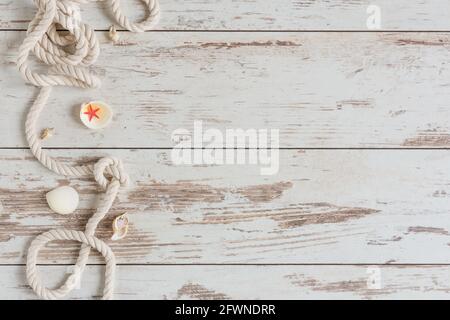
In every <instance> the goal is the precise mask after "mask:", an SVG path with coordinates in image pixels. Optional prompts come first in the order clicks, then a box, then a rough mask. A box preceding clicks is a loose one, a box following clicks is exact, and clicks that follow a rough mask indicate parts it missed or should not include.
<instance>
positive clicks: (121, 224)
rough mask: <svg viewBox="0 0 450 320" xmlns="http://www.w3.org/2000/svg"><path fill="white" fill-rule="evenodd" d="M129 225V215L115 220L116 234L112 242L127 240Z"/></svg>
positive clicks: (114, 228) (114, 229)
mask: <svg viewBox="0 0 450 320" xmlns="http://www.w3.org/2000/svg"><path fill="white" fill-rule="evenodd" d="M129 223H130V221H129V220H128V214H126V213H125V214H123V215H121V216H118V217H117V218H115V219H114V221H113V231H114V234H113V236H112V237H111V240H113V241H117V240H121V239H123V238H125V237H126V235H127V233H128V226H129Z"/></svg>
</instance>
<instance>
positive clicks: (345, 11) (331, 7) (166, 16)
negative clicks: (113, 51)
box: [0, 0, 450, 31]
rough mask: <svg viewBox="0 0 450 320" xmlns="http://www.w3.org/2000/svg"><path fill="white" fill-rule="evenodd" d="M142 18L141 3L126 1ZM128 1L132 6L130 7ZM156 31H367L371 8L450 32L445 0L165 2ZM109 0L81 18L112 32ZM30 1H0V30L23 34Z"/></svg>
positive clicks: (399, 21)
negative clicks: (375, 6)
mask: <svg viewBox="0 0 450 320" xmlns="http://www.w3.org/2000/svg"><path fill="white" fill-rule="evenodd" d="M122 2H123V3H124V4H125V8H126V9H127V10H126V11H127V12H128V13H129V16H130V17H135V18H142V17H143V15H142V14H141V13H140V11H138V10H136V7H138V8H140V6H139V1H138V0H128V1H122ZM127 2H128V3H130V4H128V5H127ZM161 3H162V9H163V16H162V19H161V22H160V24H159V25H158V27H157V29H158V30H266V31H268V30H285V31H286V30H367V22H366V21H367V18H368V16H369V14H367V8H368V6H369V5H371V4H375V5H378V6H379V8H380V9H381V22H382V23H381V28H382V29H383V30H450V19H449V18H448V13H449V12H450V3H449V2H448V1H447V0H394V1H393V0H376V1H373V0H358V1H348V0H314V1H311V0H276V1H273V0H253V1H247V0H233V1H229V0H164V1H161ZM108 6H109V4H108V1H105V2H101V3H92V4H88V5H83V11H82V16H83V19H85V20H86V21H89V22H90V23H91V24H92V25H93V26H95V27H96V28H97V29H103V30H108V29H109V26H110V25H111V24H112V23H113V21H112V20H111V19H110V18H109V16H110V15H109V11H108ZM34 12H35V8H34V7H33V4H32V2H31V0H13V1H11V0H0V28H3V29H23V28H26V26H27V23H28V22H29V20H30V19H31V18H32V17H33V15H34Z"/></svg>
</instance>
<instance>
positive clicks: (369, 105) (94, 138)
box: [0, 0, 450, 299]
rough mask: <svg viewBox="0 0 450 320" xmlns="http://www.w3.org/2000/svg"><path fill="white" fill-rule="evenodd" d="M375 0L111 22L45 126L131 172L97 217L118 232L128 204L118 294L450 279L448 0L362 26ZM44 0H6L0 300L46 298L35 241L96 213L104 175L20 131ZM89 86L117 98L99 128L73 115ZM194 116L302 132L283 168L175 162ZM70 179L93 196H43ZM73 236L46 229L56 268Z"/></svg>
mask: <svg viewBox="0 0 450 320" xmlns="http://www.w3.org/2000/svg"><path fill="white" fill-rule="evenodd" d="M136 2H137V1H136ZM370 3H372V1H366V0H361V1H350V2H349V1H345V0H333V1H330V0H317V1H306V0H279V1H270V0H254V1H250V2H249V1H246V0H236V1H231V2H230V1H226V0H218V1H209V0H201V1H197V0H195V1H193V0H184V1H181V0H167V1H164V2H163V4H162V5H163V17H162V20H161V24H160V25H159V26H158V29H157V30H156V31H154V32H148V33H145V34H140V35H135V34H130V33H126V32H123V33H121V39H122V43H121V45H116V46H114V45H112V44H110V43H109V42H108V40H107V38H106V33H105V32H98V36H99V38H100V40H101V43H102V54H101V57H100V59H99V62H98V65H97V67H95V68H94V70H95V72H96V73H97V74H98V75H99V76H101V77H102V78H103V80H104V85H103V87H102V88H101V89H100V90H97V91H96V90H91V91H82V90H75V89H70V90H65V89H62V88H58V89H56V90H55V92H54V93H53V95H52V98H51V101H50V104H49V106H48V108H47V111H48V114H46V115H45V116H44V117H43V119H41V127H42V128H44V127H55V128H56V135H55V136H54V137H52V138H51V139H50V140H48V141H46V145H47V146H49V147H52V148H68V149H75V150H67V149H66V150H51V152H52V153H53V154H55V155H58V157H59V158H60V159H62V160H66V161H71V160H74V161H76V162H85V161H90V160H94V159H95V158H97V157H100V156H103V155H105V154H112V155H116V156H119V157H120V158H122V159H124V161H125V164H126V167H127V170H128V171H129V173H130V174H131V176H132V179H133V184H132V186H131V187H130V188H129V189H128V190H125V191H123V192H121V194H120V196H119V200H118V201H116V203H115V205H114V207H113V210H112V212H111V215H110V216H109V217H108V218H107V219H106V220H105V221H104V222H103V223H102V224H101V226H100V229H99V232H98V235H99V236H100V237H101V238H105V239H107V238H109V236H110V233H111V228H110V226H111V222H112V219H113V217H114V216H116V215H118V214H121V213H123V212H124V211H128V212H130V215H131V218H132V226H131V233H130V235H129V237H128V238H127V239H126V240H124V241H122V242H120V243H112V246H113V250H114V251H115V252H116V255H117V257H118V262H119V264H120V265H119V274H118V281H117V283H118V288H117V297H118V298H120V299H129V298H135V299H183V298H185V299H222V298H223V299H229V298H232V299H282V298H284V299H317V298H328V299H336V298H340V299H355V298H357V299H390V298H413V299H415V298H421V299H423V298H425V299H431V298H434V299H448V298H449V297H450V281H449V280H450V279H449V277H450V276H449V274H450V273H449V270H448V269H449V265H450V250H449V243H450V220H449V203H450V202H449V200H450V196H449V195H450V189H449V188H450V183H449V178H448V177H449V172H450V161H449V160H450V159H449V158H450V152H449V149H448V148H449V147H450V126H449V124H448V123H449V121H448V120H449V119H450V114H449V112H450V109H449V105H448V104H449V102H448V101H450V99H449V98H450V97H449V92H450V85H449V80H448V79H450V78H449V71H448V69H449V68H448V66H449V65H450V63H449V62H450V60H449V57H450V54H449V52H448V48H449V43H450V38H449V35H448V33H446V32H437V31H448V30H450V19H448V12H449V9H450V2H448V1H447V0H433V1H431V0H430V1H423V0H408V1H406V0H405V1H403V0H402V1H400V0H398V1H391V0H378V1H376V3H375V4H376V5H378V6H379V7H380V9H381V19H382V20H381V21H382V28H381V31H397V32H375V33H373V32H366V31H368V30H367V26H366V19H367V16H368V15H367V13H366V9H367V6H368V5H369V4H370ZM132 5H133V1H132V3H131V4H129V5H128V9H129V12H130V13H132V12H135V13H134V16H135V17H137V16H139V14H138V13H137V10H135V8H134V9H133V8H132V7H131V6H132ZM34 11H35V8H34V6H33V4H32V3H31V1H28V0H14V1H8V0H0V90H1V95H0V105H1V106H2V115H1V116H0V128H1V130H0V288H1V290H0V299H33V298H35V296H34V294H33V293H32V291H31V290H30V289H29V287H28V286H27V284H26V281H25V279H24V265H23V264H24V263H25V252H26V251H25V250H26V248H27V246H28V244H29V242H30V241H31V239H32V238H33V237H34V236H35V235H37V234H39V233H41V232H43V231H46V230H48V229H50V228H53V227H56V226H58V227H60V226H64V227H68V228H76V229H82V228H83V226H84V224H85V222H86V220H87V219H88V217H89V215H90V214H91V213H92V208H93V207H94V206H95V201H96V197H95V196H96V194H97V192H98V190H97V188H96V185H95V183H94V182H92V181H91V180H90V179H65V178H62V177H58V176H55V175H53V174H51V173H49V172H48V171H47V170H46V169H44V168H43V167H41V166H40V165H39V163H37V162H36V160H35V159H34V158H33V157H32V156H31V154H30V153H29V151H27V150H25V149H24V148H25V147H26V142H25V140H24V137H23V121H24V117H25V115H26V111H27V108H28V107H29V105H30V103H31V101H32V100H33V98H34V97H35V96H36V90H35V88H33V87H31V86H29V85H25V84H24V82H23V80H22V79H21V78H20V77H19V75H18V73H17V72H16V70H15V66H14V61H15V56H16V52H17V49H18V46H19V44H20V42H21V41H22V39H23V38H24V35H25V33H24V31H23V30H24V29H25V28H26V25H27V23H28V22H29V20H30V18H31V17H32V16H33V14H34ZM107 12H108V11H107V5H106V4H104V3H100V4H97V3H96V4H89V5H86V6H83V17H84V19H85V20H86V21H89V22H90V23H92V24H93V25H94V27H95V28H96V29H97V30H107V29H108V28H109V26H110V25H111V23H112V21H111V20H110V19H109V18H108V15H107ZM131 15H132V16H133V13H132V14H131ZM176 31H191V32H176ZM202 31H213V32H202ZM228 31H240V32H228ZM270 31H283V32H270ZM299 31H318V32H299ZM328 31H333V32H328ZM335 31H358V32H335ZM361 31H364V32H361ZM399 31H400V32H399ZM401 31H417V32H401ZM430 31H431V32H430ZM39 68H42V67H39ZM93 98H95V99H97V98H102V99H104V100H107V101H109V102H111V104H112V105H113V106H114V109H115V111H116V115H115V120H114V123H113V125H112V126H111V127H110V128H108V129H107V130H105V131H103V132H98V133H92V132H87V131H86V130H85V129H84V128H83V127H82V126H81V125H80V124H79V122H78V119H77V112H78V107H79V105H80V103H81V102H84V101H86V100H92V99H93ZM194 120H202V121H203V122H204V126H205V128H217V129H222V130H223V129H225V128H243V129H247V128H261V129H262V128H278V129H280V145H281V147H283V148H292V149H290V150H282V151H281V152H280V172H279V174H278V175H275V176H261V175H259V169H258V168H257V167H255V166H206V165H204V166H174V165H173V164H172V163H171V158H170V150H163V149H161V148H171V147H172V146H173V142H172V141H171V139H170V138H171V134H172V132H173V130H175V129H178V128H180V127H182V128H187V129H192V125H193V121H194ZM62 123H63V124H64V125H63V126H62V125H61V124H62ZM80 148H81V149H80ZM82 148H88V149H82ZM99 148H120V149H115V150H110V149H99ZM144 148H146V149H144ZM158 148H159V149H158ZM299 148H311V149H315V150H302V149H299ZM318 148H328V150H317V149H318ZM341 148H342V149H343V150H340V149H341ZM362 148H364V149H362ZM379 148H384V149H390V150H378V149H379ZM416 148H419V149H421V150H411V149H416ZM435 148H436V149H439V150H434V149H435ZM11 149H12V150H11ZM77 149H78V150H77ZM337 149H339V150H337ZM365 149H370V150H365ZM391 149H392V150H391ZM397 149H401V150H397ZM422 149H423V150H422ZM65 184H70V185H72V186H74V187H76V188H77V189H78V190H79V191H80V194H81V198H82V201H81V205H80V210H79V211H77V213H76V214H75V215H73V216H70V217H60V216H56V215H55V214H52V213H50V211H49V209H48V208H47V205H46V203H45V193H46V192H47V191H48V190H49V189H51V188H53V187H56V186H58V185H65ZM77 250H78V246H77V245H75V244H71V243H52V244H51V245H49V246H48V247H47V248H46V250H44V252H43V253H42V254H41V256H40V260H41V262H42V263H46V264H47V265H46V266H45V267H42V270H43V271H44V272H45V273H47V274H50V273H51V275H52V276H53V275H54V273H55V271H56V272H57V273H60V274H63V273H64V272H65V271H66V268H67V266H65V265H61V264H68V263H71V262H73V261H74V257H75V255H76V252H77ZM90 262H91V263H96V264H102V263H103V262H102V261H101V259H100V258H99V257H98V256H93V257H92V258H91V260H90ZM161 264H162V265H161ZM230 264H231V265H230ZM234 264H236V265H234ZM370 264H376V265H377V266H376V267H377V268H380V276H381V277H380V279H381V286H380V288H379V289H370V288H369V286H368V284H367V281H368V276H369V274H368V273H367V268H368V267H370ZM430 264H433V265H430ZM100 275H101V267H99V266H89V267H88V270H87V272H86V274H85V277H84V279H83V281H84V282H83V288H82V289H81V290H79V291H75V292H74V293H73V295H72V298H74V299H81V298H91V297H97V296H98V295H99V292H100V291H99V288H100V280H101V277H100ZM52 276H51V277H50V278H49V279H48V283H50V284H56V283H57V281H58V280H59V279H57V278H53V277H52ZM46 278H47V277H46ZM237 284H239V285H237Z"/></svg>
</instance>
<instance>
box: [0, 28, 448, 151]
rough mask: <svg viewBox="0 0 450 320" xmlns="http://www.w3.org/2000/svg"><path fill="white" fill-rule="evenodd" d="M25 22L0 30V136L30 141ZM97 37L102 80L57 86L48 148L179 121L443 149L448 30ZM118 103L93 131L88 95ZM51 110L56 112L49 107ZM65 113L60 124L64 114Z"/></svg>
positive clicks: (137, 141) (131, 140) (159, 137)
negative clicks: (20, 54)
mask: <svg viewBox="0 0 450 320" xmlns="http://www.w3.org/2000/svg"><path fill="white" fill-rule="evenodd" d="M24 35H25V33H24V32H1V33H0V39H1V41H0V64H1V66H2V67H1V69H0V74H1V76H0V79H1V80H0V81H1V82H0V84H1V87H2V95H1V96H0V105H1V106H2V116H1V117H0V127H1V128H3V130H1V131H0V147H24V146H26V142H25V141H24V135H23V122H24V117H25V114H26V110H27V109H28V107H29V105H30V103H31V102H32V101H33V99H34V97H35V96H36V94H37V92H36V89H35V88H33V87H32V86H29V85H25V84H24V81H23V80H22V79H21V77H20V75H19V74H18V72H17V71H16V67H15V64H14V61H15V57H16V54H17V50H18V46H19V44H20V42H21V40H22V39H23V37H24ZM99 37H100V38H101V39H102V50H103V51H102V54H101V57H100V59H99V61H98V66H97V67H96V68H95V69H94V70H95V72H96V73H97V74H98V75H100V76H101V77H102V78H103V80H104V84H103V87H102V89H100V90H77V89H67V88H57V89H55V90H54V93H53V95H52V97H51V100H50V102H49V105H48V107H47V109H46V113H44V114H43V116H42V119H41V122H40V127H41V128H45V127H54V128H56V135H55V136H54V137H53V138H52V139H50V140H49V141H46V143H45V144H46V145H47V146H50V147H127V148H142V147H161V148H167V147H173V146H174V143H173V141H172V140H171V135H172V133H173V131H174V130H176V129H178V128H186V129H188V130H191V131H192V128H193V123H194V121H196V120H197V121H203V126H204V128H205V129H207V128H216V129H219V130H225V129H227V128H230V129H235V128H243V129H249V128H255V129H264V128H266V129H279V130H280V146H281V147H292V148H299V147H300V148H322V147H325V148H328V147H331V148H334V147H340V148H360V147H363V148H422V147H423V148H448V147H449V146H450V125H449V121H448V119H449V118H450V108H449V101H450V83H449V79H450V68H448V66H449V65H450V54H449V50H448V48H449V43H450V35H449V34H447V33H327V32H323V33H245V32H244V33H224V32H218V33H165V32H158V33H146V34H139V35H136V34H126V35H125V36H124V37H123V45H122V46H114V45H112V44H111V43H108V40H107V39H106V36H105V34H104V33H103V34H99ZM94 99H95V100H98V99H101V100H105V101H108V102H109V103H111V104H112V105H113V108H114V111H115V119H114V122H113V124H112V125H111V126H110V127H108V128H107V129H105V130H102V131H101V132H88V131H87V130H86V129H85V128H84V127H83V126H82V125H81V123H80V121H79V118H78V112H79V111H78V110H79V106H80V104H81V103H82V102H86V101H91V100H94ZM50 115H51V116H50ZM62 123H63V124H64V126H62V125H61V124H62Z"/></svg>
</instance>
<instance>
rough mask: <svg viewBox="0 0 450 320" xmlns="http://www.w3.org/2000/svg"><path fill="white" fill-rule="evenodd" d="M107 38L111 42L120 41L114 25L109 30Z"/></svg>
mask: <svg viewBox="0 0 450 320" xmlns="http://www.w3.org/2000/svg"><path fill="white" fill-rule="evenodd" d="M109 38H110V39H111V41H112V42H117V41H119V39H120V36H119V33H118V32H117V30H116V27H115V26H114V25H112V26H111V28H109Z"/></svg>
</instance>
